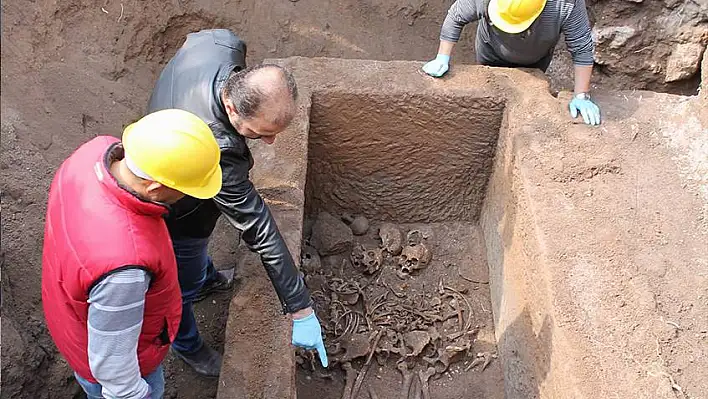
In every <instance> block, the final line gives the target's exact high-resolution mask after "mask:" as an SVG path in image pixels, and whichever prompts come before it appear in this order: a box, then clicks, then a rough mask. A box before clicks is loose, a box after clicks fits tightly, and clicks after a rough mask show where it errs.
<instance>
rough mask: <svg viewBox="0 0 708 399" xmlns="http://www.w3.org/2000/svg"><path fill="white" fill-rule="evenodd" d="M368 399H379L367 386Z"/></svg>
mask: <svg viewBox="0 0 708 399" xmlns="http://www.w3.org/2000/svg"><path fill="white" fill-rule="evenodd" d="M369 399H379V395H377V394H376V391H374V388H372V387H371V386H369Z"/></svg>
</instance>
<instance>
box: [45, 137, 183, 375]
mask: <svg viewBox="0 0 708 399" xmlns="http://www.w3.org/2000/svg"><path fill="white" fill-rule="evenodd" d="M115 152H122V149H121V148H120V144H119V141H118V140H117V139H115V138H113V137H107V136H102V137H97V138H95V139H93V140H91V141H89V142H88V143H86V144H84V145H83V146H81V147H80V148H79V149H78V150H76V152H74V154H72V155H71V157H69V158H68V159H67V160H66V161H64V163H63V164H62V165H61V167H60V168H59V170H58V171H57V173H56V175H55V177H54V181H53V182H52V185H51V188H50V191H49V202H48V205H47V219H46V225H45V230H44V253H43V256H42V302H43V305H44V315H45V317H46V319H47V327H48V328H49V332H50V334H51V335H52V338H53V339H54V342H55V343H56V345H57V347H58V348H59V351H60V352H61V354H62V355H64V357H65V358H66V360H67V361H68V362H69V365H70V366H71V368H72V369H74V371H76V372H77V373H78V374H79V375H80V376H81V377H83V378H85V379H87V380H89V381H91V382H95V381H96V380H95V379H94V378H93V375H92V374H91V370H90V368H89V362H88V333H87V326H86V323H87V319H88V307H89V305H88V303H87V300H88V295H89V292H90V290H91V288H92V287H93V285H94V284H96V283H97V282H99V281H100V280H101V279H102V278H103V277H105V276H107V275H109V274H110V273H113V272H115V271H117V270H120V269H121V268H125V267H130V266H139V267H141V268H143V269H145V270H146V271H148V272H149V273H150V274H151V280H150V288H149V289H148V291H147V293H146V297H145V312H144V318H143V326H142V331H141V334H140V338H139V342H138V360H139V363H140V372H141V373H142V375H143V376H145V375H148V374H150V373H151V372H153V371H154V370H155V369H156V368H157V367H158V366H159V365H160V363H161V362H162V360H163V359H164V358H165V356H166V355H167V351H168V350H169V346H170V342H172V341H173V340H174V337H175V335H176V333H177V329H178V327H179V321H180V317H181V312H182V298H181V293H180V288H179V283H178V281H177V264H176V261H175V256H174V252H173V249H172V242H171V240H170V236H169V234H168V232H167V227H166V225H165V222H164V220H163V218H162V216H163V215H164V214H165V213H166V212H167V209H166V208H165V207H164V206H162V205H158V204H155V203H152V202H146V201H143V200H141V199H139V198H138V197H136V196H135V195H133V194H132V193H130V192H128V191H127V190H125V189H124V188H122V187H120V186H119V185H118V183H117V181H116V180H115V178H114V177H113V176H112V175H111V174H110V172H109V170H108V169H107V168H108V167H109V162H110V159H111V154H112V153H115Z"/></svg>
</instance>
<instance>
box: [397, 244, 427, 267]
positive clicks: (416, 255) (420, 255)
mask: <svg viewBox="0 0 708 399" xmlns="http://www.w3.org/2000/svg"><path fill="white" fill-rule="evenodd" d="M432 257H433V255H432V253H431V252H430V250H429V249H428V247H427V246H425V244H423V243H420V244H415V245H406V246H405V247H404V248H403V251H402V252H401V256H400V257H399V259H398V265H399V266H400V267H401V270H402V271H404V272H405V273H411V272H413V271H414V270H419V269H425V268H426V267H428V263H430V260H431V259H432Z"/></svg>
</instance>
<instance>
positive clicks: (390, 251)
mask: <svg viewBox="0 0 708 399" xmlns="http://www.w3.org/2000/svg"><path fill="white" fill-rule="evenodd" d="M368 230H369V222H368V220H367V219H366V218H365V217H364V216H349V215H345V216H343V217H342V218H341V219H340V218H337V217H335V216H333V215H331V214H330V213H328V212H321V213H320V214H319V215H317V219H316V220H315V223H314V225H313V226H312V234H311V236H310V239H309V243H310V246H305V247H304V248H303V256H302V262H301V264H302V268H303V270H304V271H305V273H316V272H318V271H320V268H321V257H329V256H332V255H337V254H342V253H347V252H349V251H351V254H350V258H349V260H350V261H351V263H352V265H353V266H354V267H356V268H357V269H359V270H360V271H361V272H363V273H364V274H369V275H371V274H375V273H376V272H378V271H379V270H381V269H382V266H384V265H389V264H390V265H396V266H397V268H396V275H397V276H398V277H399V278H401V279H405V278H407V277H409V276H410V275H411V274H412V273H415V272H416V271H418V270H421V269H425V268H426V267H427V266H428V264H429V263H430V261H431V259H432V257H433V255H432V252H431V251H430V249H429V248H428V246H426V245H425V243H424V242H423V241H424V239H425V238H427V237H425V236H424V235H423V233H421V232H420V231H419V230H410V231H408V232H407V233H406V234H405V236H404V234H403V233H402V232H401V230H400V229H399V228H398V227H397V226H396V225H394V224H392V223H383V224H382V225H381V226H380V227H379V230H378V236H379V240H380V245H379V246H378V247H372V248H367V247H365V246H364V245H362V244H359V243H354V236H355V235H364V234H366V233H367V232H368Z"/></svg>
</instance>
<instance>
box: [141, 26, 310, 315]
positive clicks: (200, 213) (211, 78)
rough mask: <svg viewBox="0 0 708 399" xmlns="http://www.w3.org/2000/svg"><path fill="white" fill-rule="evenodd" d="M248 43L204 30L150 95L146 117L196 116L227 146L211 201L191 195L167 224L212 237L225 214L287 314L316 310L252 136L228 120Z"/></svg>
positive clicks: (180, 232)
mask: <svg viewBox="0 0 708 399" xmlns="http://www.w3.org/2000/svg"><path fill="white" fill-rule="evenodd" d="M245 58H246V44H245V43H244V42H243V41H241V39H240V38H239V37H238V36H236V35H235V34H234V33H233V32H231V31H228V30H226V29H213V30H203V31H200V32H197V33H190V34H189V35H187V40H186V41H185V42H184V44H183V45H182V47H181V48H180V49H179V50H178V51H177V54H175V56H174V57H173V58H172V59H171V60H170V62H169V63H168V64H167V66H165V69H164V70H163V71H162V73H161V74H160V77H159V79H158V80H157V83H156V84H155V89H154V90H153V92H152V96H151V97H150V102H149V105H148V109H147V111H148V113H150V112H155V111H159V110H162V109H167V108H179V109H183V110H186V111H190V112H192V113H194V114H195V115H197V116H199V117H200V118H202V120H204V121H205V122H206V123H207V124H208V125H209V127H210V128H211V130H212V132H213V133H214V137H215V138H216V141H217V142H218V143H219V147H220V148H221V169H222V172H223V183H222V188H221V191H220V192H219V194H217V195H216V197H214V199H212V200H198V199H196V198H192V197H186V198H184V199H182V200H180V201H179V202H177V203H176V204H175V205H174V206H173V209H172V212H171V214H170V216H169V217H168V219H167V227H168V228H169V230H170V234H171V235H172V237H176V238H183V237H208V236H209V235H211V233H212V231H213V230H214V227H215V226H216V221H217V220H218V219H219V216H221V214H223V215H225V216H226V217H227V218H228V220H229V222H231V224H232V225H233V226H234V227H236V228H237V229H238V230H240V231H241V232H242V235H241V237H242V238H243V240H244V242H245V243H246V244H247V245H248V246H249V248H250V249H251V250H252V251H255V252H257V253H258V254H259V255H260V256H261V260H262V261H263V265H264V267H265V269H266V271H267V272H268V276H269V277H270V280H271V281H272V283H273V286H274V287H275V290H276V292H277V293H278V297H279V298H280V302H281V303H282V305H283V310H284V311H285V312H286V313H292V312H295V311H298V310H300V309H304V308H306V307H308V306H310V305H311V303H312V301H311V299H310V294H309V292H308V290H307V288H306V287H305V284H304V281H303V279H302V276H301V274H300V272H299V271H298V269H297V268H296V267H295V263H294V262H293V258H292V256H291V255H290V252H289V251H288V248H287V246H286V245H285V241H284V240H283V237H282V235H281V234H280V231H278V226H277V225H276V223H275V220H274V219H273V216H272V215H271V213H270V210H269V209H268V206H267V205H266V204H265V203H264V202H263V199H262V198H261V196H260V195H259V194H258V192H257V191H256V190H255V188H254V187H253V184H252V183H251V181H250V179H249V176H248V173H249V170H250V169H251V167H252V166H253V158H252V157H251V152H250V150H249V149H248V146H247V145H246V141H245V140H246V139H245V138H244V137H243V136H241V135H240V134H239V133H238V132H237V131H236V129H234V127H233V126H232V125H231V122H229V118H228V116H227V115H226V111H225V109H224V105H223V103H222V100H221V92H222V88H223V87H224V84H225V82H226V80H227V78H228V77H229V74H230V73H231V72H232V71H234V70H240V69H242V68H245V66H246V62H245Z"/></svg>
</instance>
